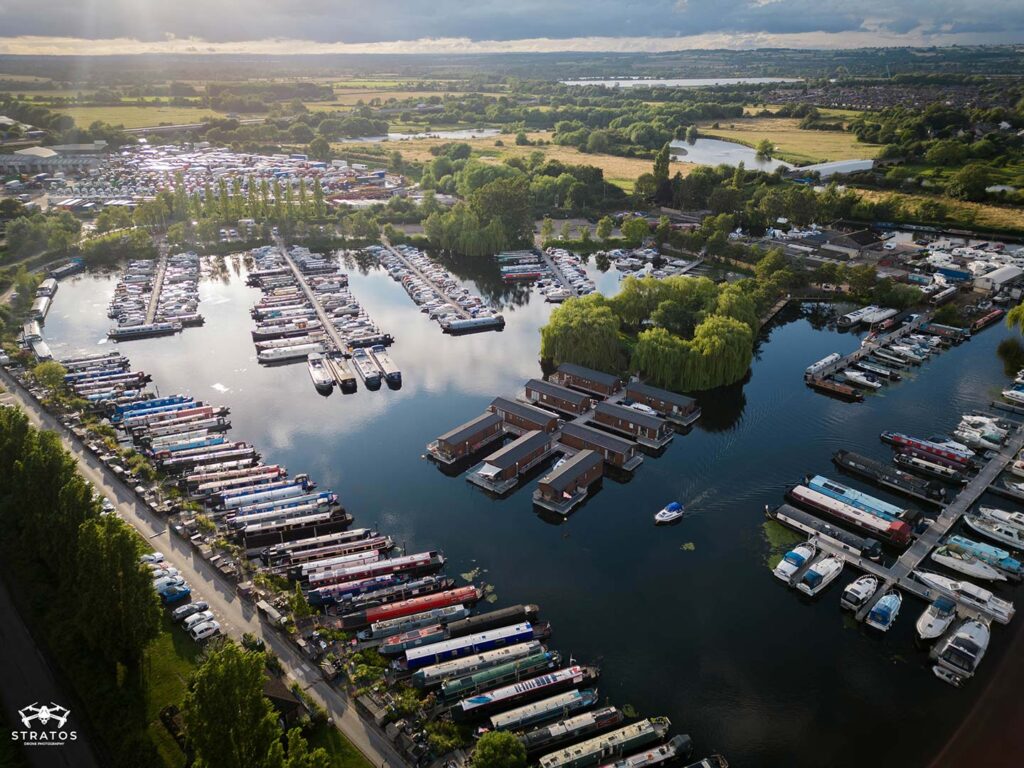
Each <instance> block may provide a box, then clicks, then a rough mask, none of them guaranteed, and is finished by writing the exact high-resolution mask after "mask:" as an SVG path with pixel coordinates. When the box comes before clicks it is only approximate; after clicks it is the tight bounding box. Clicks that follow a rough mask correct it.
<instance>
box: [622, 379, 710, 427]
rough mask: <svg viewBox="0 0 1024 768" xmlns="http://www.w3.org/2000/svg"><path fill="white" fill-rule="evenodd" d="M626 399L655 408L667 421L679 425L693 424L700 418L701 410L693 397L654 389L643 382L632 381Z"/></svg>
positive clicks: (628, 385) (627, 389) (628, 386)
mask: <svg viewBox="0 0 1024 768" xmlns="http://www.w3.org/2000/svg"><path fill="white" fill-rule="evenodd" d="M626 397H628V398H629V399H631V400H633V401H634V402H636V403H641V404H643V405H646V406H647V407H648V408H653V409H654V410H656V411H657V412H658V413H659V414H661V415H662V416H664V417H665V418H666V419H669V420H670V421H675V422H677V423H679V424H683V425H687V424H692V423H693V422H695V421H696V420H697V419H698V418H700V408H698V407H697V401H696V400H694V399H693V398H692V397H687V396H686V395H680V394H678V393H676V392H669V391H668V390H667V389H659V388H658V387H652V386H651V385H650V384H644V383H643V382H641V381H631V382H630V383H629V384H627V385H626Z"/></svg>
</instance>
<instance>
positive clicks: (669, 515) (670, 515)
mask: <svg viewBox="0 0 1024 768" xmlns="http://www.w3.org/2000/svg"><path fill="white" fill-rule="evenodd" d="M684 514H686V510H685V509H684V508H683V505H682V504H680V503H679V502H678V501H672V502H669V503H668V504H666V505H665V506H664V507H663V508H662V510H661V511H660V512H658V513H657V514H656V515H655V516H654V524H655V525H667V524H668V523H674V522H676V520H679V519H680V518H681V517H682V516H683V515H684Z"/></svg>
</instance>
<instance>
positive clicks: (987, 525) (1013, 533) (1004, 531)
mask: <svg viewBox="0 0 1024 768" xmlns="http://www.w3.org/2000/svg"><path fill="white" fill-rule="evenodd" d="M964 522H965V523H967V526H968V527H969V528H971V529H973V530H975V531H977V532H978V533H980V534H981V535H982V536H987V537H988V538H990V539H993V540H994V541H998V542H999V543H1000V544H1005V545H1006V546H1008V547H1010V548H1012V549H1024V533H1022V532H1021V531H1020V529H1018V528H1015V527H1013V526H1010V525H1006V524H1005V523H1000V522H998V521H996V520H990V519H988V518H985V517H981V516H980V515H964Z"/></svg>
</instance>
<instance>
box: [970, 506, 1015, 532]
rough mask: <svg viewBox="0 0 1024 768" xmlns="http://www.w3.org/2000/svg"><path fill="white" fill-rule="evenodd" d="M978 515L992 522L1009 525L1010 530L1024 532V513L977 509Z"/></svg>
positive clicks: (985, 508)
mask: <svg viewBox="0 0 1024 768" xmlns="http://www.w3.org/2000/svg"><path fill="white" fill-rule="evenodd" d="M978 513H979V514H980V515H981V516H982V517H984V518H987V519H988V520H992V521H993V522H996V523H1002V524H1004V525H1009V526H1010V527H1011V528H1016V529H1017V530H1019V531H1024V513H1021V512H1007V511H1006V510H1005V509H996V508H995V507H979V508H978Z"/></svg>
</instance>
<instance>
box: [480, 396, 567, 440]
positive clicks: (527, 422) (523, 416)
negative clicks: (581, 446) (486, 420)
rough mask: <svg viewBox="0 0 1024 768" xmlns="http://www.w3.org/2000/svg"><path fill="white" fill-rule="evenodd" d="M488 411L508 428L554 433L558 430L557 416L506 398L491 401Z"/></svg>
mask: <svg viewBox="0 0 1024 768" xmlns="http://www.w3.org/2000/svg"><path fill="white" fill-rule="evenodd" d="M488 408H489V410H490V411H491V412H492V413H495V414H497V415H498V416H500V417H501V420H502V421H503V422H504V423H505V424H508V425H510V426H513V427H517V428H519V429H522V430H526V431H530V430H534V429H536V430H539V431H541V432H554V431H555V430H556V429H558V416H556V415H555V414H553V413H551V411H545V410H544V409H543V408H537V407H535V406H532V405H527V404H526V403H520V402H519V401H518V400H511V399H509V398H507V397H496V398H494V400H492V401H491V404H490V406H488Z"/></svg>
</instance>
